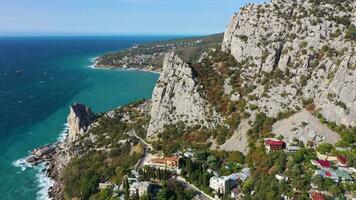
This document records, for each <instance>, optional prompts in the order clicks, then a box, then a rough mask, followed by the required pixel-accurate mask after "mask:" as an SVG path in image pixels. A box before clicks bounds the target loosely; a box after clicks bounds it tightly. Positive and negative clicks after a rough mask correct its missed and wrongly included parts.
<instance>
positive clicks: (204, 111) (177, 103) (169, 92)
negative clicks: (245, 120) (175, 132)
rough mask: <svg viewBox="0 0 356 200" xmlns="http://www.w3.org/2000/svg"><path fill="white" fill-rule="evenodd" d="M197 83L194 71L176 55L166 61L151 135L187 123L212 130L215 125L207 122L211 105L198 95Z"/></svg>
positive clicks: (156, 94)
mask: <svg viewBox="0 0 356 200" xmlns="http://www.w3.org/2000/svg"><path fill="white" fill-rule="evenodd" d="M198 87H199V85H198V83H197V80H196V77H195V74H194V73H193V70H192V68H191V67H190V66H189V65H188V64H187V63H184V61H183V60H182V59H181V58H180V57H179V56H178V55H176V54H175V53H173V52H172V53H168V54H167V55H166V56H165V58H164V63H163V69H162V74H161V76H160V78H159V80H158V81H157V84H156V87H155V88H154V91H153V94H152V109H151V121H150V124H149V127H148V130H147V132H148V135H149V136H152V135H154V134H155V133H158V132H161V131H163V129H164V126H165V125H169V124H176V123H177V122H184V123H185V124H186V125H187V126H192V125H195V124H200V125H205V126H207V127H211V126H213V125H214V122H212V121H211V123H207V120H208V119H212V118H214V119H215V120H217V118H218V117H217V116H209V115H208V102H207V101H205V100H204V99H203V98H202V97H201V96H200V94H199V93H198Z"/></svg>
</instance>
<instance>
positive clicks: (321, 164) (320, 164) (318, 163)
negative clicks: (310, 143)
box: [311, 159, 331, 169]
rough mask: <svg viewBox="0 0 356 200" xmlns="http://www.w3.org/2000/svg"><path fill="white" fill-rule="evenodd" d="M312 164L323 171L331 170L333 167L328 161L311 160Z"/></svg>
mask: <svg viewBox="0 0 356 200" xmlns="http://www.w3.org/2000/svg"><path fill="white" fill-rule="evenodd" d="M311 163H312V164H313V165H315V166H318V167H320V168H323V169H329V168H330V167H331V164H330V162H329V161H328V160H320V159H318V160H311Z"/></svg>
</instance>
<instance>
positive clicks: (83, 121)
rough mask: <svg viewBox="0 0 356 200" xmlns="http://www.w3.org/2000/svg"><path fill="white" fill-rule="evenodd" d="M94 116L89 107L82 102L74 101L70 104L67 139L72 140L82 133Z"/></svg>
mask: <svg viewBox="0 0 356 200" xmlns="http://www.w3.org/2000/svg"><path fill="white" fill-rule="evenodd" d="M95 118H96V116H95V114H94V113H93V112H92V111H91V109H90V108H89V107H87V106H85V105H83V104H79V103H75V104H74V105H72V106H70V113H69V115H68V118H67V123H68V127H69V130H68V141H70V142H73V141H75V140H77V139H78V137H79V136H80V135H83V134H84V133H85V132H86V131H87V129H88V127H89V125H90V124H91V123H92V122H93V121H94V120H95Z"/></svg>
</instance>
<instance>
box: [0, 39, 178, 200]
mask: <svg viewBox="0 0 356 200" xmlns="http://www.w3.org/2000/svg"><path fill="white" fill-rule="evenodd" d="M171 38H172V37H148V36H147V37H141V36H140V37H138V36H137V37H136V36H135V37H134V36H132V37H44V38H43V37H32V38H27V37H13V38H4V37H3V38H1V37H0V182H1V184H0V199H2V200H13V199H19V200H22V199H36V198H37V199H45V198H46V187H47V186H48V185H49V184H50V182H49V180H48V179H46V178H45V176H44V175H43V174H42V173H40V170H41V168H40V167H35V168H31V167H29V166H27V165H25V164H24V163H23V158H24V157H26V155H28V154H29V151H30V150H32V149H33V148H35V147H37V146H40V145H43V144H47V143H52V142H55V141H56V140H58V138H59V136H60V133H61V132H62V131H63V129H64V124H65V122H66V116H67V114H68V106H69V105H70V104H72V103H74V102H81V103H85V104H87V105H88V106H90V107H92V109H93V110H94V111H95V112H102V111H108V110H110V109H112V108H115V107H118V106H120V105H124V104H126V103H129V102H131V101H134V100H138V99H142V98H150V96H151V93H152V90H153V87H154V84H155V82H156V80H157V78H158V75H157V74H153V73H146V72H135V71H121V70H99V69H92V68H90V67H88V66H90V65H91V64H92V61H93V58H94V57H96V56H99V55H101V54H103V53H104V52H108V51H113V50H118V49H122V48H127V47H129V46H131V45H133V44H134V43H143V42H149V41H156V40H163V39H171Z"/></svg>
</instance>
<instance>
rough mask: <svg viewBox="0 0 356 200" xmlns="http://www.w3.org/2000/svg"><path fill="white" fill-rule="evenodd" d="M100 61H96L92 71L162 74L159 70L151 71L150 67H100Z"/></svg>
mask: <svg viewBox="0 0 356 200" xmlns="http://www.w3.org/2000/svg"><path fill="white" fill-rule="evenodd" d="M97 62H98V61H96V63H94V64H93V65H92V66H91V68H92V69H106V70H115V69H116V70H126V71H140V72H151V73H155V74H158V75H159V74H161V72H160V71H158V70H152V69H149V68H148V67H144V68H138V67H117V66H110V65H98V64H97Z"/></svg>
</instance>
